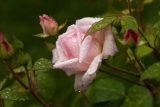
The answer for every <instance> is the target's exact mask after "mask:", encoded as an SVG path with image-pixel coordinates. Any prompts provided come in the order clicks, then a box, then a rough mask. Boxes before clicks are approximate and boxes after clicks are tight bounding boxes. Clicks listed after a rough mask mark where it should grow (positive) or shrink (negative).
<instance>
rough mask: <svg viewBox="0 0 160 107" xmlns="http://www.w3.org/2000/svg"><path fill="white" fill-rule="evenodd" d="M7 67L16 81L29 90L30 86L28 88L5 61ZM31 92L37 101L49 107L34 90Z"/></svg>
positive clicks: (44, 106)
mask: <svg viewBox="0 0 160 107" xmlns="http://www.w3.org/2000/svg"><path fill="white" fill-rule="evenodd" d="M3 63H4V65H5V67H6V68H7V69H8V70H9V71H10V72H11V73H12V75H13V76H14V77H15V79H16V81H17V82H18V83H19V84H20V85H21V86H22V87H23V88H25V89H26V90H28V89H29V88H28V86H26V85H25V84H24V83H23V82H22V81H21V79H20V78H19V76H18V75H17V74H16V73H15V72H14V71H13V69H12V67H11V66H10V65H9V64H8V63H7V61H3ZM29 92H30V93H31V94H32V95H33V96H34V97H35V98H36V100H37V101H38V102H39V103H40V104H42V106H43V107H49V105H48V104H47V103H46V102H45V101H44V100H43V99H42V98H41V97H40V96H39V95H38V94H37V93H36V92H35V91H34V90H32V88H31V90H29Z"/></svg>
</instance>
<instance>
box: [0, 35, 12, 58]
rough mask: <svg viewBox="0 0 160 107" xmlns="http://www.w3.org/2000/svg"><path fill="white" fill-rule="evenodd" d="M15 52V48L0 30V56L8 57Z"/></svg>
mask: <svg viewBox="0 0 160 107" xmlns="http://www.w3.org/2000/svg"><path fill="white" fill-rule="evenodd" d="M12 54H13V48H12V46H11V44H10V43H9V42H8V41H7V40H6V39H5V38H4V35H3V33H2V32H0V58H8V57H9V56H11V55H12Z"/></svg>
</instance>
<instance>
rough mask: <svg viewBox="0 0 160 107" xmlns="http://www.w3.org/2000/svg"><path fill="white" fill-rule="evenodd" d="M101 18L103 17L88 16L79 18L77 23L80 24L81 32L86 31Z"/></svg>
mask: <svg viewBox="0 0 160 107" xmlns="http://www.w3.org/2000/svg"><path fill="white" fill-rule="evenodd" d="M101 19H102V18H92V17H86V18H83V19H80V20H77V21H76V25H77V26H78V28H79V30H80V31H81V32H83V33H86V32H87V30H88V29H89V28H90V27H91V25H92V24H93V23H95V22H98V21H100V20H101Z"/></svg>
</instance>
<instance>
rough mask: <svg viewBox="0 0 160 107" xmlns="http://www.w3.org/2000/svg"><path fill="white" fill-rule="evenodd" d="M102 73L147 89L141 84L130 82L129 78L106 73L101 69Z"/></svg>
mask: <svg viewBox="0 0 160 107" xmlns="http://www.w3.org/2000/svg"><path fill="white" fill-rule="evenodd" d="M100 72H103V73H105V74H108V75H111V76H113V77H116V78H119V79H121V80H125V81H128V82H130V83H133V84H137V85H140V86H143V87H145V86H144V85H143V84H141V83H139V82H136V81H132V80H129V79H127V78H124V77H121V76H118V75H115V74H113V73H110V72H106V71H104V70H103V69H100Z"/></svg>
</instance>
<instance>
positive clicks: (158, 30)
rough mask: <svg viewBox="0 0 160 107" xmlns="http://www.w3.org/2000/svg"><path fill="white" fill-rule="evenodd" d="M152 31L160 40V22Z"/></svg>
mask: <svg viewBox="0 0 160 107" xmlns="http://www.w3.org/2000/svg"><path fill="white" fill-rule="evenodd" d="M152 31H153V33H154V35H157V36H158V37H159V38H160V21H158V22H156V24H155V25H154V26H153V28H152Z"/></svg>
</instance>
